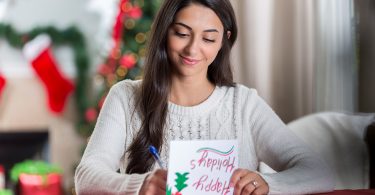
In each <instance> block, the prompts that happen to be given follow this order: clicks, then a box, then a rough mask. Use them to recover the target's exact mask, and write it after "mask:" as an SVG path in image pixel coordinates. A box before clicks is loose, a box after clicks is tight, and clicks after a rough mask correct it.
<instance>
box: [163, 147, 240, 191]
mask: <svg viewBox="0 0 375 195" xmlns="http://www.w3.org/2000/svg"><path fill="white" fill-rule="evenodd" d="M168 164H169V167H168V180H167V195H199V194H202V195H203V194H211V195H213V194H233V188H230V187H229V180H230V177H231V176H232V173H233V171H234V170H235V169H237V168H238V143H237V140H203V141H171V144H170V151H169V163H168Z"/></svg>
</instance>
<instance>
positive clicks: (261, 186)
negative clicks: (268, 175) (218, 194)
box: [230, 169, 269, 195]
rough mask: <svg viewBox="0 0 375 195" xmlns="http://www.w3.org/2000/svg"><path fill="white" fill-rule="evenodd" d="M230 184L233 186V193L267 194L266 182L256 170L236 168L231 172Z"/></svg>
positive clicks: (236, 194) (241, 194) (239, 194)
mask: <svg viewBox="0 0 375 195" xmlns="http://www.w3.org/2000/svg"><path fill="white" fill-rule="evenodd" d="M230 184H231V185H232V186H233V187H234V193H233V194H234V195H245V194H246V195H248V194H252V195H255V194H268V191H269V187H268V184H267V182H266V181H265V180H264V179H263V178H262V177H261V176H260V175H259V174H258V173H256V172H253V171H250V170H247V169H237V170H235V171H234V172H233V174H232V177H231V179H230Z"/></svg>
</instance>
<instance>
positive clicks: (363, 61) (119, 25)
mask: <svg viewBox="0 0 375 195" xmlns="http://www.w3.org/2000/svg"><path fill="white" fill-rule="evenodd" d="M161 1H162V0H64V1H61V0H27V1H25V0H22V1H21V0H0V189H4V188H5V189H8V190H7V193H19V192H17V189H20V188H22V189H24V192H25V193H24V194H27V192H29V194H33V192H35V189H34V188H32V187H30V186H31V184H30V183H29V182H30V181H31V180H35V181H37V180H38V179H35V178H31V179H30V178H23V177H21V175H22V173H34V172H35V173H36V174H45V173H55V174H57V175H58V176H59V177H57V178H55V179H54V178H51V179H48V181H50V182H51V183H49V184H48V185H50V186H51V188H48V189H46V190H47V191H48V190H50V191H49V194H54V193H53V190H55V188H56V186H57V188H59V186H62V189H63V193H65V194H71V189H72V188H74V185H73V176H74V168H75V166H76V165H77V163H78V162H79V160H80V157H81V155H82V151H83V149H84V147H85V144H86V141H87V139H88V137H89V136H90V134H91V131H92V129H93V126H94V124H95V122H96V117H97V114H98V112H99V111H100V107H101V105H102V103H103V100H104V99H105V96H106V93H107V92H108V90H109V88H110V87H111V86H112V85H113V84H115V83H116V82H118V81H120V80H123V79H139V78H141V76H142V63H143V57H144V54H145V49H146V48H145V43H146V42H147V38H148V33H149V29H150V25H151V23H152V19H153V17H154V15H155V13H156V11H157V9H158V6H159V5H160V2H161ZM232 3H233V6H234V8H235V11H236V14H237V18H238V26H239V29H240V31H239V37H238V40H237V43H236V45H235V47H234V49H233V53H232V60H233V61H232V62H233V69H234V73H235V80H236V82H238V83H242V84H244V85H246V86H248V87H252V88H256V89H257V90H258V93H259V94H260V96H261V97H263V98H264V99H265V100H266V102H267V103H269V104H270V106H271V107H272V108H273V109H274V110H275V112H276V113H277V114H278V115H279V116H280V118H281V119H282V120H283V121H284V122H285V123H289V122H292V121H295V120H297V119H299V118H301V117H304V116H307V115H310V114H314V113H319V112H327V111H330V112H343V113H351V114H353V113H374V112H375V101H374V100H375V77H374V76H373V75H374V74H375V55H374V54H375V1H371V0H330V1H326V0H262V1H259V0H232ZM27 159H29V160H32V161H24V160H27ZM16 165H18V166H17V167H16ZM12 174H13V175H12ZM22 178H23V179H24V180H22V182H21V179H22ZM38 181H39V180H38ZM366 185H367V186H366ZM366 185H365V187H369V186H368V183H367V184H366ZM53 186H55V187H53ZM4 191H5V190H4ZM4 193H5V192H4Z"/></svg>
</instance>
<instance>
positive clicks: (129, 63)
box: [120, 54, 137, 69]
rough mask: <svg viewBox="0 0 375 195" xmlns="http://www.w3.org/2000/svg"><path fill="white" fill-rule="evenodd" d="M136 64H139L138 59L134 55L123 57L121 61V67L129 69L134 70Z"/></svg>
mask: <svg viewBox="0 0 375 195" xmlns="http://www.w3.org/2000/svg"><path fill="white" fill-rule="evenodd" d="M136 62H137V59H136V58H135V57H134V55H131V54H126V55H124V56H122V58H121V60H120V64H121V66H123V67H125V68H127V69H131V68H133V67H134V65H135V63H136Z"/></svg>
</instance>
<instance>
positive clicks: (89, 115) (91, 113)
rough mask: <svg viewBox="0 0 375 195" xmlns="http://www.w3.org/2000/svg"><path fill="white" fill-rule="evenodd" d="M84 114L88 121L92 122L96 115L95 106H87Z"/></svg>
mask: <svg viewBox="0 0 375 195" xmlns="http://www.w3.org/2000/svg"><path fill="white" fill-rule="evenodd" d="M85 116H86V120H87V121H88V122H93V121H95V120H96V117H97V116H98V111H96V109H95V108H89V109H87V110H86V113H85Z"/></svg>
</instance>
